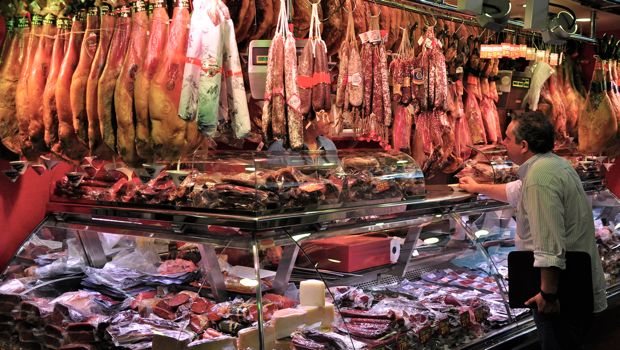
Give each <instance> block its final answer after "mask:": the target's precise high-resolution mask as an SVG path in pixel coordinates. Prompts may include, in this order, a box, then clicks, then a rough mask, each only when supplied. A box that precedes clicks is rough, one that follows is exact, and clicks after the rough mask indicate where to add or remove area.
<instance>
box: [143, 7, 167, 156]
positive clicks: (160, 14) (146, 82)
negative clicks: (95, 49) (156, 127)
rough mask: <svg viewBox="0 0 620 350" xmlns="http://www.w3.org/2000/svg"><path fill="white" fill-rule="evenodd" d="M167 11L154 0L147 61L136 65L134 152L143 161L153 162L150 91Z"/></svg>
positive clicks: (165, 31)
mask: <svg viewBox="0 0 620 350" xmlns="http://www.w3.org/2000/svg"><path fill="white" fill-rule="evenodd" d="M168 21H169V18H168V11H167V9H166V3H165V1H164V0H157V1H155V4H154V9H153V14H152V15H151V19H150V25H149V28H150V30H149V36H148V46H147V48H146V58H145V60H144V61H143V62H139V63H138V68H137V74H136V81H135V89H134V103H135V109H136V141H135V142H136V152H137V153H138V155H139V156H140V157H141V158H143V159H145V160H146V161H149V162H150V161H152V160H153V150H152V145H151V121H150V119H149V90H150V86H151V80H152V79H153V77H154V76H155V73H156V70H157V67H158V65H159V63H160V60H161V56H162V55H161V53H162V52H164V48H165V47H166V41H167V40H168Z"/></svg>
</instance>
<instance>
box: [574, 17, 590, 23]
mask: <svg viewBox="0 0 620 350" xmlns="http://www.w3.org/2000/svg"><path fill="white" fill-rule="evenodd" d="M576 21H577V22H590V21H591V19H590V18H588V17H584V18H577V19H576Z"/></svg>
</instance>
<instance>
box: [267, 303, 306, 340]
mask: <svg viewBox="0 0 620 350" xmlns="http://www.w3.org/2000/svg"><path fill="white" fill-rule="evenodd" d="M271 322H272V323H273V325H274V327H275V329H276V339H282V338H286V337H290V336H291V334H292V333H293V332H294V331H295V330H296V329H297V328H299V327H300V326H303V325H305V324H306V311H305V310H304V309H282V310H278V311H276V312H274V313H273V316H272V317H271Z"/></svg>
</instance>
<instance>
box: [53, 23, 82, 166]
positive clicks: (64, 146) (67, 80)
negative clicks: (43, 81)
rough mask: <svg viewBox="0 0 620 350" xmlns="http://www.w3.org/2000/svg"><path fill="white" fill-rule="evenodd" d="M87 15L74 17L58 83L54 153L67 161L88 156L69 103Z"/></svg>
mask: <svg viewBox="0 0 620 350" xmlns="http://www.w3.org/2000/svg"><path fill="white" fill-rule="evenodd" d="M85 17H86V16H85V13H83V12H80V13H79V14H78V15H76V16H74V17H73V23H72V25H71V34H70V35H69V41H68V43H67V48H66V50H65V57H64V58H63V61H62V64H61V65H60V72H59V73H58V81H57V82H56V111H57V113H58V143H56V145H54V147H53V148H52V151H54V153H56V154H59V155H61V156H62V157H64V158H65V159H68V160H75V161H79V160H81V159H82V157H84V156H86V155H87V154H88V147H87V146H86V144H85V143H84V142H83V141H82V140H80V139H79V138H78V136H77V133H76V131H75V129H74V128H73V113H72V112H71V106H70V104H69V103H67V101H70V99H71V91H70V90H71V78H72V77H73V73H74V72H75V68H76V67H77V65H78V62H79V53H80V47H81V45H82V39H83V37H84V29H85V27H86V25H85V24H86V23H85V20H86V18H85Z"/></svg>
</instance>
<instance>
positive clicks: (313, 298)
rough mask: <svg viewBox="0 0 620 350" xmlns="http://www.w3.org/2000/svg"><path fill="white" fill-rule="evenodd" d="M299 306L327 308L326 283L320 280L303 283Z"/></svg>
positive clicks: (300, 288)
mask: <svg viewBox="0 0 620 350" xmlns="http://www.w3.org/2000/svg"><path fill="white" fill-rule="evenodd" d="M299 304H300V305H301V306H318V307H324V306H325V283H323V282H322V281H318V280H305V281H301V283H300V285H299Z"/></svg>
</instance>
